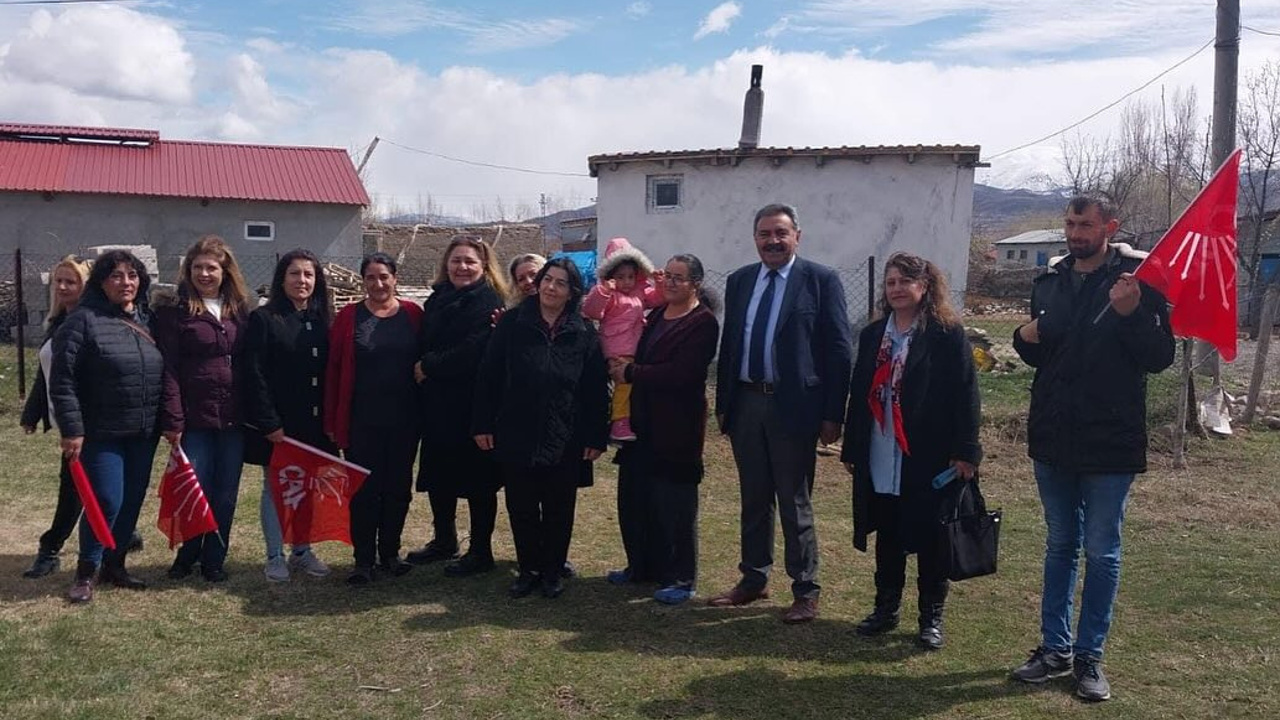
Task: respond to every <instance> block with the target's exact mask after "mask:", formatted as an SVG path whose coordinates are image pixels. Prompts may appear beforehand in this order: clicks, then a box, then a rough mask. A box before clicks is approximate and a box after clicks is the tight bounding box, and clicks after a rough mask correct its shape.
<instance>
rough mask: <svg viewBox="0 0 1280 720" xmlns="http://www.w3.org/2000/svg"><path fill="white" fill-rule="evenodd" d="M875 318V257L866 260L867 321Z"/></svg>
mask: <svg viewBox="0 0 1280 720" xmlns="http://www.w3.org/2000/svg"><path fill="white" fill-rule="evenodd" d="M875 316H876V256H875V255H871V256H869V257H868V258H867V319H868V320H870V319H871V318H873V317H875Z"/></svg>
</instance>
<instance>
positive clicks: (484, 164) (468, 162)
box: [382, 138, 591, 177]
mask: <svg viewBox="0 0 1280 720" xmlns="http://www.w3.org/2000/svg"><path fill="white" fill-rule="evenodd" d="M382 142H384V143H386V144H388V145H394V146H396V147H398V148H400V149H401V150H408V151H409V152H413V153H418V154H419V155H427V156H429V157H434V158H440V159H441V160H448V161H449V162H456V163H462V164H463V165H473V166H475V167H484V168H492V169H494V170H508V171H510V172H518V173H528V174H529V175H556V176H559V177H591V176H590V175H588V174H587V173H574V172H561V171H559V170H533V169H531V168H522V167H515V166H513V165H499V164H497V163H487V162H481V161H479V160H467V159H466V158H460V157H453V156H452V155H445V154H444V153H438V152H433V151H431V150H423V149H422V148H416V147H410V146H408V145H404V144H402V143H398V142H396V141H395V140H388V139H386V138H382Z"/></svg>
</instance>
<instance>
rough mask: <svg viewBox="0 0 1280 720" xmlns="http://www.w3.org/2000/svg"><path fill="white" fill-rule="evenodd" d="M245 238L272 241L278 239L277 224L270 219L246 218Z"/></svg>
mask: <svg viewBox="0 0 1280 720" xmlns="http://www.w3.org/2000/svg"><path fill="white" fill-rule="evenodd" d="M244 239H245V240H260V241H262V242H271V241H272V240H275V239H276V224H275V223H273V222H271V221H270V220H246V221H245V223H244Z"/></svg>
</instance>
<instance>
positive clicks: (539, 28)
mask: <svg viewBox="0 0 1280 720" xmlns="http://www.w3.org/2000/svg"><path fill="white" fill-rule="evenodd" d="M580 29H582V23H580V22H578V21H577V20H566V19H564V18H549V19H546V20H509V21H505V22H500V23H494V24H489V25H484V24H481V25H475V26H472V27H470V28H469V29H468V30H467V31H466V32H467V34H468V35H470V37H471V39H470V40H469V41H468V43H467V47H469V48H470V49H471V51H472V52H478V53H479V52H502V51H505V50H519V49H523V48H534V47H544V46H547V45H554V44H556V43H558V42H560V41H561V40H563V39H565V38H567V37H569V36H570V35H572V34H574V33H576V32H578V31H579V30H580Z"/></svg>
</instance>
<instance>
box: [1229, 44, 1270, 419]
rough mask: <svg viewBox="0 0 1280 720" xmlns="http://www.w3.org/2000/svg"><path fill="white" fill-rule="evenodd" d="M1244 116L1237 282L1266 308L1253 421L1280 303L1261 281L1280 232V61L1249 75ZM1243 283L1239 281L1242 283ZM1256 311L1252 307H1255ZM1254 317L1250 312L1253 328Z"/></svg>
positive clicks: (1248, 407) (1249, 403)
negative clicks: (1266, 255)
mask: <svg viewBox="0 0 1280 720" xmlns="http://www.w3.org/2000/svg"><path fill="white" fill-rule="evenodd" d="M1242 101H1243V102H1242V105H1241V108H1240V114H1239V121H1238V122H1239V124H1238V126H1237V127H1238V130H1239V134H1240V141H1241V144H1242V145H1243V147H1244V156H1243V158H1242V160H1243V166H1244V175H1245V180H1244V183H1243V184H1244V199H1245V202H1244V205H1245V215H1246V217H1247V218H1249V223H1248V229H1247V236H1246V237H1243V238H1240V240H1241V241H1242V242H1240V243H1239V244H1238V246H1237V247H1238V252H1239V255H1240V268H1239V271H1238V272H1237V274H1236V277H1237V278H1242V277H1243V278H1246V279H1247V283H1248V288H1249V295H1250V297H1251V303H1250V304H1251V305H1258V304H1260V305H1261V312H1259V313H1258V314H1259V316H1260V317H1259V318H1258V325H1257V339H1258V345H1257V348H1256V351H1255V352H1254V359H1253V363H1254V365H1253V373H1252V377H1251V378H1250V382H1249V395H1248V398H1247V400H1246V401H1245V411H1244V421H1245V422H1246V423H1247V422H1251V421H1252V420H1253V416H1254V412H1255V410H1256V408H1257V405H1258V396H1259V393H1260V391H1261V389H1262V383H1263V379H1264V377H1265V374H1266V367H1267V356H1268V354H1269V349H1270V339H1271V332H1272V324H1273V323H1274V322H1275V315H1276V306H1277V304H1278V303H1280V287H1277V286H1280V278H1278V277H1273V278H1271V282H1270V284H1269V286H1266V287H1264V286H1263V283H1262V277H1261V269H1262V268H1261V264H1262V263H1261V258H1262V250H1263V246H1264V245H1265V244H1266V243H1267V242H1269V241H1270V239H1271V237H1272V234H1273V233H1274V232H1275V225H1276V221H1275V219H1271V220H1270V221H1269V220H1268V219H1267V213H1268V210H1269V208H1268V204H1270V203H1271V201H1272V199H1273V198H1274V196H1275V193H1277V192H1280V188H1276V187H1274V185H1275V184H1276V180H1277V177H1276V176H1277V175H1280V61H1276V60H1270V61H1268V62H1267V63H1266V64H1264V65H1263V66H1262V67H1261V68H1259V69H1258V70H1257V71H1256V72H1252V73H1250V74H1249V75H1247V76H1246V77H1245V92H1244V97H1243V98H1242ZM1237 282H1238V280H1237ZM1251 310H1252V308H1251ZM1252 315H1253V313H1252V312H1250V318H1249V320H1250V329H1251V331H1252V330H1253V328H1254V325H1253V323H1252V320H1253V317H1252Z"/></svg>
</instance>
